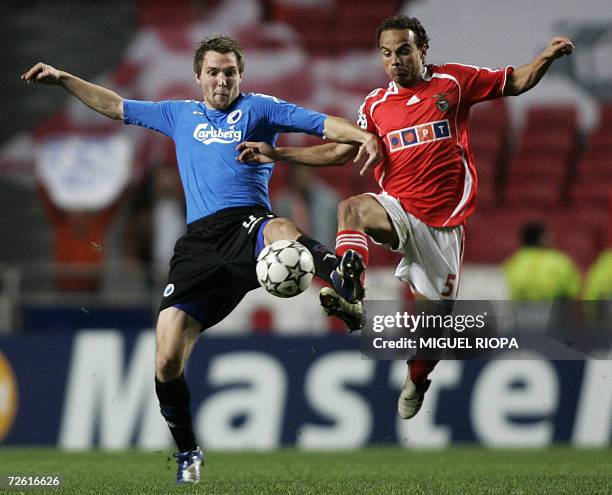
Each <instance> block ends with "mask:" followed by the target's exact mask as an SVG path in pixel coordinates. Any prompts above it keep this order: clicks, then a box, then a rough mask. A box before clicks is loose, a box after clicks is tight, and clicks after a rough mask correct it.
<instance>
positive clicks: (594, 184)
mask: <svg viewBox="0 0 612 495" xmlns="http://www.w3.org/2000/svg"><path fill="white" fill-rule="evenodd" d="M611 189H612V183H611V182H610V174H608V173H604V174H603V175H602V174H600V173H592V174H588V175H584V174H583V175H581V176H579V177H577V179H576V182H575V183H574V184H573V185H572V187H571V190H570V201H571V204H572V205H573V206H575V207H582V206H585V205H592V206H599V207H601V208H604V209H605V211H608V208H609V207H610V190H611Z"/></svg>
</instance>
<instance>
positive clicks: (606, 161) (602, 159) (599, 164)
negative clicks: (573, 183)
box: [576, 148, 612, 183]
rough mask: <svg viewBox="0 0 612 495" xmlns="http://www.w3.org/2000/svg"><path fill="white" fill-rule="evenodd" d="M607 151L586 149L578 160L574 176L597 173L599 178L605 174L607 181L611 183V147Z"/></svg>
mask: <svg viewBox="0 0 612 495" xmlns="http://www.w3.org/2000/svg"><path fill="white" fill-rule="evenodd" d="M609 153H610V154H609ZM609 153H608V152H605V151H597V152H596V151H594V150H591V151H587V152H586V153H585V154H584V155H583V157H582V158H581V159H580V161H579V162H578V165H577V167H576V177H578V178H580V177H582V176H584V175H587V176H588V175H591V174H594V175H597V176H599V177H600V178H601V177H606V176H607V177H609V182H610V183H612V148H611V149H610V152H609Z"/></svg>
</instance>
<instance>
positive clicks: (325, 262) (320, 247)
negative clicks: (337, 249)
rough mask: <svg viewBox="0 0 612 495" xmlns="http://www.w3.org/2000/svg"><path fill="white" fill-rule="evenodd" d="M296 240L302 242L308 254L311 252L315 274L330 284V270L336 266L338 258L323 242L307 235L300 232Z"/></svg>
mask: <svg viewBox="0 0 612 495" xmlns="http://www.w3.org/2000/svg"><path fill="white" fill-rule="evenodd" d="M297 241H298V242H299V243H300V244H303V245H304V247H306V249H308V251H310V254H312V257H313V258H314V265H315V275H316V276H317V277H319V278H320V279H321V280H324V281H325V282H327V283H328V284H331V283H332V280H331V272H333V271H334V269H335V268H336V266H338V258H337V257H336V255H335V254H334V253H333V252H332V251H330V250H329V249H327V247H326V246H325V245H324V244H321V243H320V242H319V241H316V240H314V239H312V238H311V237H308V236H307V235H304V234H302V235H301V236H300V237H298V240H297Z"/></svg>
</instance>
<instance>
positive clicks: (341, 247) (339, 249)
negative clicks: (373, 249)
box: [336, 230, 370, 265]
mask: <svg viewBox="0 0 612 495" xmlns="http://www.w3.org/2000/svg"><path fill="white" fill-rule="evenodd" d="M349 249H352V250H353V251H356V252H358V253H359V254H360V255H361V257H362V258H363V263H364V265H367V264H368V260H369V258H370V251H369V250H368V237H367V236H366V235H365V234H364V233H363V232H360V231H359V230H341V231H340V232H338V234H337V235H336V256H338V259H340V258H342V256H343V255H344V253H346V252H347V251H348V250H349Z"/></svg>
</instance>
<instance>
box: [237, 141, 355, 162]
mask: <svg viewBox="0 0 612 495" xmlns="http://www.w3.org/2000/svg"><path fill="white" fill-rule="evenodd" d="M236 149H237V150H238V151H240V155H239V156H238V158H237V160H239V161H241V162H259V163H267V162H272V161H283V162H288V163H293V164H296V165H305V166H307V167H329V166H334V165H342V164H343V163H345V162H347V161H348V160H350V159H351V158H353V157H354V156H355V155H356V154H357V152H358V150H359V148H358V147H357V145H352V144H340V143H328V144H321V145H317V146H308V147H304V148H298V147H293V146H287V147H278V148H275V147H273V146H271V145H269V144H268V143H264V142H257V141H243V142H242V143H240V144H239V145H238V146H237V147H236Z"/></svg>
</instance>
